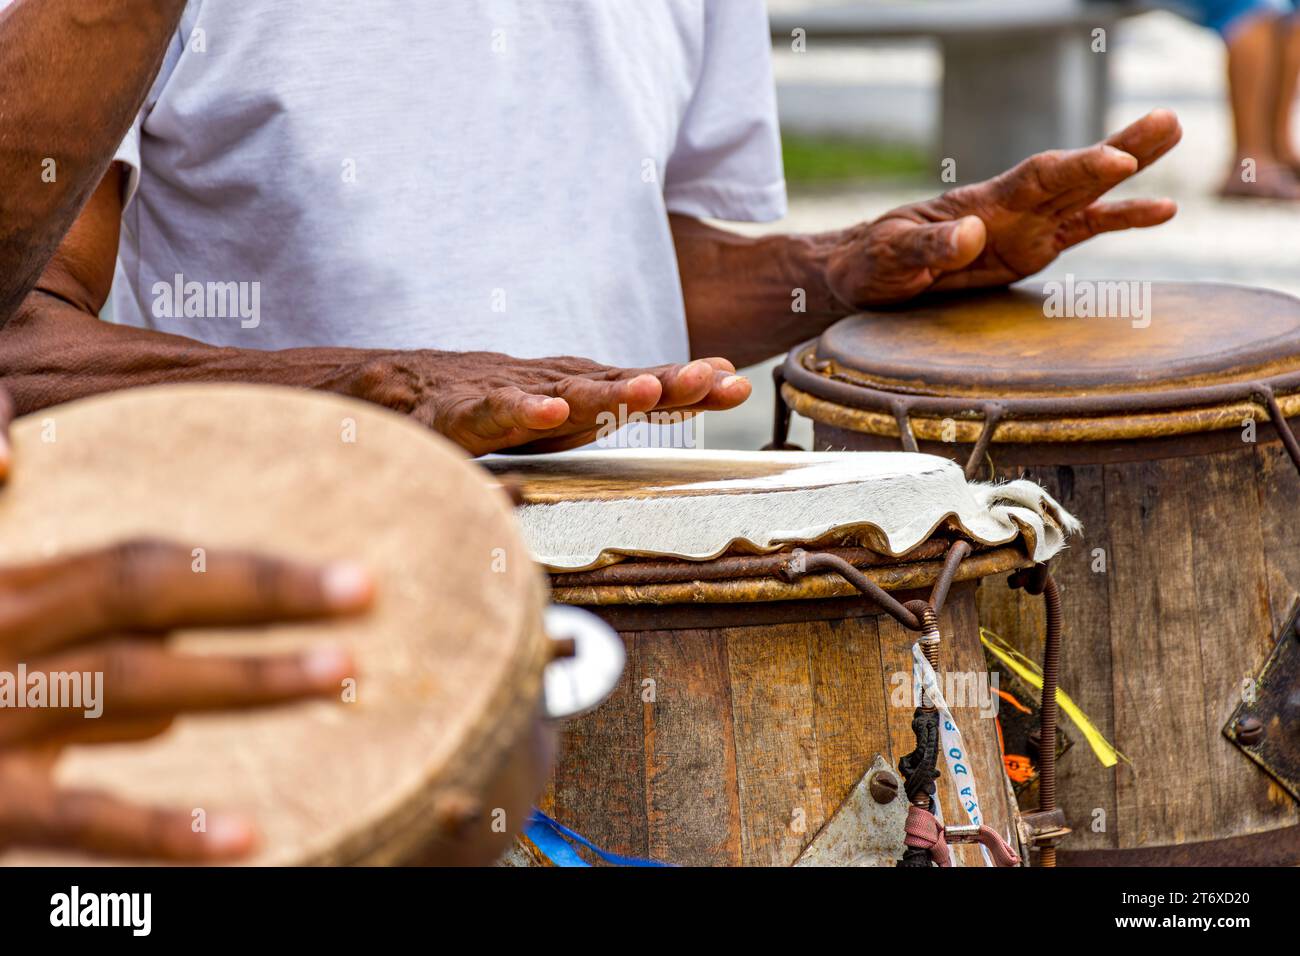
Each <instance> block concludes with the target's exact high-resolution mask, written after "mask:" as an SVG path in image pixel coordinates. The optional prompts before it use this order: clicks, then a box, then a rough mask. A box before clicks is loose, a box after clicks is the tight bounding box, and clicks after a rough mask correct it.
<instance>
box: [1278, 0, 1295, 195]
mask: <svg viewBox="0 0 1300 956" xmlns="http://www.w3.org/2000/svg"><path fill="white" fill-rule="evenodd" d="M1292 2H1293V4H1294V0H1292ZM1277 29H1278V34H1279V36H1278V51H1279V52H1278V72H1279V83H1278V91H1277V103H1276V106H1275V111H1274V118H1273V154H1274V155H1275V156H1277V157H1278V159H1280V160H1281V161H1282V162H1284V163H1286V164H1287V166H1289V167H1290V169H1291V172H1292V173H1294V174H1295V175H1296V176H1297V177H1300V153H1297V152H1296V146H1295V137H1294V136H1293V135H1292V132H1291V114H1292V113H1293V111H1294V107H1295V95H1296V87H1297V81H1298V80H1300V14H1297V12H1296V11H1295V10H1294V9H1293V10H1292V12H1291V13H1289V14H1287V15H1286V16H1283V17H1281V18H1280V19H1279V20H1278V23H1277Z"/></svg>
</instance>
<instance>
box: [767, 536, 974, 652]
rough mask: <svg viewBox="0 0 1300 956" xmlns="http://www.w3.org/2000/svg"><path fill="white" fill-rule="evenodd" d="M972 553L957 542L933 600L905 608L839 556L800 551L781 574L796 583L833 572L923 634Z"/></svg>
mask: <svg viewBox="0 0 1300 956" xmlns="http://www.w3.org/2000/svg"><path fill="white" fill-rule="evenodd" d="M970 552H971V545H970V542H969V541H954V542H953V543H952V544H951V545H950V546H949V548H948V552H947V554H945V555H944V559H943V568H942V569H941V570H940V571H939V575H938V577H936V578H935V580H934V586H933V587H932V588H931V589H930V600H928V601H908V602H907V603H906V604H903V603H902V602H901V601H899V600H898V599H897V598H895V597H894V596H893V595H892V594H890V593H889V592H888V591H886V590H885V589H884V588H882V587H881V586H880V585H879V584H877V583H876V582H875V581H873V580H871V578H869V577H867V576H866V575H865V574H863V573H862V572H861V571H859V570H858V569H857V568H855V567H854V566H853V565H851V564H849V562H847V561H845V560H844V559H843V558H841V557H840V556H839V555H836V554H830V553H828V552H825V551H812V552H809V551H805V550H803V549H802V548H796V549H795V550H793V551H791V552H790V555H789V557H788V558H786V560H785V561H784V562H782V564H781V567H780V569H779V571H778V574H779V575H780V576H781V577H782V578H783V579H784V580H786V581H790V582H793V581H797V580H798V579H799V578H801V577H803V576H804V575H805V574H813V573H815V572H818V571H831V572H833V573H835V574H838V575H839V576H840V577H842V578H844V580H846V581H848V582H849V583H850V584H852V585H853V586H854V587H855V588H857V589H858V590H859V591H861V592H862V593H863V594H865V595H866V596H867V597H869V598H871V600H873V601H875V602H876V603H877V604H879V605H880V606H881V607H882V608H884V610H885V611H886V612H887V613H888V614H889V615H890V616H891V617H892V618H894V620H896V621H898V623H899V624H901V625H903V627H905V628H907V629H908V630H909V631H920V630H923V629H924V628H925V619H924V618H925V612H926V611H933V613H934V614H935V615H936V616H937V615H938V614H939V612H940V611H942V610H943V605H944V602H945V601H947V599H948V591H949V589H950V588H951V587H952V582H953V581H954V580H955V578H956V577H957V570H958V569H959V568H960V567H961V563H962V561H964V560H965V559H966V556H967V555H969V554H970Z"/></svg>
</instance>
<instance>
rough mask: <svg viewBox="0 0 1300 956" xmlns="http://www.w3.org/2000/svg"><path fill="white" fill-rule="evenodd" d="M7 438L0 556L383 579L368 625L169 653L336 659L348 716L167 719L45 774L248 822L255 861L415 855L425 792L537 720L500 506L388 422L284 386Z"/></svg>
mask: <svg viewBox="0 0 1300 956" xmlns="http://www.w3.org/2000/svg"><path fill="white" fill-rule="evenodd" d="M51 434H52V435H53V436H54V438H55V440H54V441H43V440H42V437H43V435H44V436H45V437H48V436H49V435H51ZM352 434H354V435H355V440H354V441H347V440H345V439H346V438H348V437H351V435H352ZM13 444H14V462H15V464H14V473H13V476H12V478H11V480H10V482H9V485H8V487H6V488H4V489H0V561H4V562H13V561H28V560H33V559H38V558H42V557H47V556H50V555H56V554H62V553H66V552H69V551H73V550H78V549H82V548H92V547H96V546H99V545H103V544H107V543H109V542H113V541H117V540H119V539H122V538H126V537H131V536H136V535H153V536H164V537H167V538H169V539H172V540H174V541H177V542H180V543H182V544H183V545H185V546H187V547H193V548H207V549H213V548H222V547H227V548H229V547H235V548H258V549H265V550H270V551H273V552H274V553H276V554H279V555H285V556H289V557H295V558H301V559H308V560H312V561H327V560H330V559H345V558H346V559H352V560H356V561H359V562H361V563H362V564H364V565H365V566H366V567H368V568H369V569H370V570H371V572H372V573H373V575H374V577H375V579H376V581H377V582H378V599H377V603H376V607H375V609H374V612H373V613H371V614H370V615H369V616H367V617H364V618H358V619H355V620H349V621H341V622H335V623H330V624H326V625H322V624H304V625H292V626H279V627H272V628H265V629H260V630H257V631H254V632H249V631H224V632H203V633H198V632H193V633H188V634H183V635H180V636H179V637H178V640H177V643H178V646H180V647H182V648H184V649H187V650H191V651H195V652H199V653H220V652H225V651H230V652H236V653H256V652H259V651H262V652H268V651H273V650H283V649H286V648H295V647H300V646H304V645H305V644H307V643H309V642H313V641H331V642H338V643H340V644H344V645H346V646H348V647H350V648H351V649H352V651H353V653H354V654H355V656H356V658H357V660H358V663H359V669H358V674H357V678H356V680H357V683H356V703H341V702H339V703H335V702H311V703H303V704H295V705H291V706H287V707H283V708H280V709H277V710H274V711H251V712H248V713H244V714H239V715H237V716H226V715H221V716H204V717H182V718H181V719H179V720H178V721H177V722H176V724H175V725H174V726H173V728H172V729H171V730H169V731H168V732H167V733H166V734H165V735H163V736H162V737H159V738H157V739H155V740H153V741H151V742H148V743H144V744H130V745H113V746H103V747H79V748H73V749H72V750H70V751H69V752H68V753H67V754H66V755H65V757H64V758H63V760H62V762H61V764H60V766H59V771H58V776H59V780H60V781H61V782H62V783H64V784H66V785H68V786H73V787H96V788H98V787H103V788H109V789H111V790H112V791H113V792H114V793H116V794H118V795H120V796H122V797H124V798H127V799H130V800H135V801H143V802H146V803H151V804H159V805H163V806H169V807H175V808H183V809H198V808H201V809H204V810H206V811H207V812H208V813H209V814H211V813H213V812H215V811H218V810H227V811H231V810H233V811H242V812H245V813H247V814H249V815H251V816H252V817H253V818H254V819H255V820H256V821H257V823H258V826H259V828H260V831H261V835H262V849H261V852H260V853H259V854H258V855H257V856H256V857H254V858H253V859H252V860H251V861H249V862H253V863H331V862H337V863H349V862H387V861H391V860H394V859H397V858H404V857H405V854H406V853H407V852H408V851H410V850H412V849H414V848H415V847H417V846H420V845H422V842H423V840H424V839H425V837H427V836H428V833H429V828H430V827H432V826H433V825H434V823H433V821H434V819H435V818H436V816H437V814H436V813H435V812H433V811H434V810H436V808H437V805H438V801H439V800H440V799H442V798H443V796H444V795H445V794H447V793H449V792H452V791H456V792H458V793H460V792H464V791H468V792H469V793H470V794H471V795H472V794H473V793H474V791H475V788H476V787H480V786H482V785H483V782H484V779H485V777H486V775H488V774H490V773H493V772H496V771H498V770H499V769H500V767H499V763H500V760H501V749H502V747H503V746H504V743H505V740H506V738H509V737H510V735H511V734H514V733H516V729H515V728H514V725H518V724H521V723H522V722H527V721H533V720H535V715H536V714H537V713H538V709H539V706H540V694H541V676H542V670H543V667H544V663H545V661H546V659H547V646H546V644H547V642H546V639H545V637H544V636H543V634H542V631H541V606H542V603H543V588H542V583H541V577H540V574H539V572H538V571H537V570H536V569H535V566H534V565H533V564H532V563H531V561H530V560H529V555H528V552H527V549H526V548H525V546H524V544H523V542H522V540H521V538H520V537H519V535H518V534H517V532H516V528H515V524H514V521H513V516H512V513H511V511H510V507H509V503H508V502H507V500H506V498H505V496H504V495H502V494H501V493H500V492H499V491H497V490H494V489H492V488H490V487H489V479H488V478H487V476H486V475H485V474H484V473H483V472H482V471H481V470H480V469H479V468H477V467H476V466H474V465H472V464H471V463H470V462H468V461H467V460H466V459H465V457H464V456H463V454H461V453H460V451H459V450H457V449H454V448H453V446H451V445H450V444H449V443H447V442H445V441H443V440H442V439H440V438H438V437H436V436H435V435H433V434H432V433H430V432H429V431H427V430H426V429H424V428H422V427H420V426H418V425H416V424H414V423H412V422H411V421H409V420H407V419H405V418H403V417H402V416H399V415H397V414H394V413H391V412H388V411H385V410H383V409H380V408H377V407H375V406H372V405H368V404H363V403H360V402H356V401H352V400H348V399H343V398H339V397H336V396H332V395H324V394H319V393H310V392H305V391H298V390H289V389H276V388H266V387H255V386H233V387H232V386H202V385H195V386H168V387H161V388H149V389H136V390H131V391H127V392H120V393H116V394H113V395H108V396H104V397H101V398H97V399H92V400H88V401H82V402H75V403H72V404H69V405H64V406H60V407H57V408H52V409H48V410H45V411H42V412H39V413H37V414H35V415H32V416H29V417H27V418H24V419H22V420H20V421H18V422H17V423H16V424H15V425H14V428H13ZM106 693H111V687H109V688H107V689H106ZM0 719H3V713H0ZM532 796H533V794H528V795H527V797H526V799H531V798H532ZM525 806H526V804H525ZM519 822H521V821H516V822H512V824H511V825H512V826H517V825H518V823H519ZM503 848H504V847H503ZM0 861H3V862H4V863H10V864H13V863H38V862H39V863H45V862H63V863H66V862H70V861H75V862H86V861H81V860H74V859H73V858H70V857H69V856H67V855H60V854H55V853H45V852H42V853H35V852H20V851H15V852H10V853H7V854H3V855H0Z"/></svg>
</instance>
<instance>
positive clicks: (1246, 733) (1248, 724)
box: [1237, 716, 1264, 747]
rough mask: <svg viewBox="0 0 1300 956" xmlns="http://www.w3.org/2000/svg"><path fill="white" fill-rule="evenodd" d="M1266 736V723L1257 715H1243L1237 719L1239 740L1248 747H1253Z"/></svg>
mask: <svg viewBox="0 0 1300 956" xmlns="http://www.w3.org/2000/svg"><path fill="white" fill-rule="evenodd" d="M1263 736H1264V725H1263V724H1261V723H1260V722H1259V718H1257V717H1249V716H1247V717H1241V718H1238V720H1237V740H1238V741H1240V742H1241V743H1243V744H1245V745H1246V746H1247V747H1253V746H1254V745H1255V744H1257V743H1259V741H1260V739H1261V738H1263Z"/></svg>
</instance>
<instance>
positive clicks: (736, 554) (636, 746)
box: [488, 450, 1069, 866]
mask: <svg viewBox="0 0 1300 956" xmlns="http://www.w3.org/2000/svg"><path fill="white" fill-rule="evenodd" d="M488 464H489V467H491V468H492V469H493V470H494V471H497V472H499V473H507V472H508V473H512V475H513V478H514V480H515V481H517V482H518V483H519V484H520V486H521V487H522V489H523V495H524V504H523V506H522V507H521V509H520V521H521V524H522V526H523V529H524V534H525V537H526V538H527V540H528V542H529V544H530V546H531V547H532V549H533V551H534V553H535V555H536V556H537V558H538V560H539V561H540V562H541V563H542V564H544V565H545V566H547V568H548V569H549V570H550V571H551V583H552V589H553V591H552V595H553V599H554V600H555V601H556V602H558V603H561V604H569V605H576V606H580V607H585V608H588V609H590V610H592V611H594V612H595V613H597V614H598V615H600V616H601V617H603V618H604V619H605V620H607V621H608V622H609V623H610V624H611V625H613V626H614V627H615V628H616V629H617V630H618V631H619V632H620V634H621V635H622V637H623V640H624V642H625V644H626V647H627V657H628V664H627V668H626V670H625V672H624V677H623V681H622V683H621V684H620V685H619V687H618V689H617V690H616V691H615V692H614V694H613V695H612V696H611V697H610V698H609V699H608V700H607V701H606V702H605V703H604V704H603V705H602V706H601V707H599V708H598V709H596V710H595V711H594V712H592V713H590V714H588V715H586V716H585V717H581V718H579V719H577V720H574V721H572V722H570V723H569V724H568V725H567V726H566V727H565V728H564V730H563V733H562V736H561V747H560V756H559V758H558V762H557V766H556V769H555V772H554V775H553V777H552V780H551V785H550V788H549V790H548V791H547V793H546V795H545V797H544V799H543V803H542V806H543V809H545V810H546V811H547V812H549V813H550V814H551V815H552V816H553V817H555V818H556V819H557V820H558V821H559V822H560V823H562V824H564V825H565V826H567V827H570V828H572V829H573V830H576V831H577V832H579V833H581V834H582V835H584V836H585V837H587V838H588V839H590V840H593V841H594V842H595V843H597V844H598V845H603V847H604V848H605V849H607V850H609V851H612V852H615V853H619V854H623V855H632V856H639V857H649V858H652V859H655V860H659V861H663V862H667V863H673V864H682V865H738V864H747V865H755V864H757V865H777V866H785V865H791V864H798V865H810V864H811V865H816V864H824V863H836V864H846V863H848V864H860V865H866V864H877V865H887V866H892V865H894V863H895V861H897V860H898V859H899V857H900V856H901V854H902V852H903V849H904V846H903V836H904V833H903V825H904V819H905V817H906V814H907V810H906V804H907V799H906V797H905V796H904V795H903V794H902V793H901V788H900V787H899V780H898V771H897V763H898V759H899V758H900V757H901V756H902V755H904V754H905V753H907V752H909V751H911V750H912V749H913V748H914V746H915V739H914V736H913V733H912V731H911V726H910V722H911V718H912V713H913V699H912V695H911V675H912V658H911V647H912V644H913V642H914V641H915V640H916V637H917V635H916V633H915V632H913V631H910V630H908V629H906V628H904V627H903V625H902V624H900V623H899V622H898V621H896V620H895V619H894V618H893V617H891V616H890V615H889V614H887V613H885V612H884V610H882V608H881V607H880V606H878V605H877V604H875V603H873V602H871V601H868V600H867V599H865V598H864V597H863V596H862V595H861V594H860V593H859V592H858V591H856V590H855V589H854V588H853V587H851V586H850V585H849V584H847V583H846V581H845V580H844V579H843V578H842V577H840V576H838V575H836V574H834V573H814V574H809V575H807V576H804V577H800V578H798V579H797V580H793V581H791V580H787V579H783V578H782V577H781V576H780V572H781V567H782V566H783V565H785V564H786V563H787V562H789V561H790V560H791V557H792V553H793V549H795V548H804V549H807V551H808V552H809V553H813V552H818V551H830V552H831V553H834V554H837V555H841V556H844V557H846V558H847V559H848V560H850V561H851V562H852V563H853V564H854V565H855V566H857V567H859V568H861V569H863V570H864V571H865V572H866V574H867V575H868V576H869V577H870V578H871V579H873V580H874V581H875V582H877V583H878V584H879V585H881V586H882V587H883V588H884V589H886V590H887V591H888V592H890V593H891V594H893V595H896V596H897V597H899V598H900V599H908V598H926V597H927V596H928V595H929V593H930V589H931V587H932V585H933V584H934V582H935V580H936V577H937V576H938V574H939V572H940V569H941V567H942V564H943V558H944V555H945V553H946V551H947V549H948V548H949V546H950V545H951V543H952V542H953V541H955V540H963V541H968V542H970V543H971V544H972V546H973V549H974V550H973V552H972V554H971V556H970V557H968V558H967V559H966V560H965V561H964V562H963V563H962V564H961V565H960V566H959V567H958V571H957V574H956V583H954V584H953V585H952V587H951V591H950V592H949V594H948V597H947V601H946V604H945V605H944V607H943V611H942V615H941V627H942V633H943V645H942V649H941V653H940V670H941V672H942V671H946V670H952V671H959V672H962V673H963V674H974V673H982V672H984V671H985V670H986V668H985V665H984V662H983V655H982V653H981V649H980V641H979V634H978V626H977V623H976V613H975V599H974V594H975V584H976V582H977V581H978V580H979V579H980V578H982V577H986V576H988V575H992V574H999V573H1001V572H1004V571H1007V570H1009V569H1012V568H1019V567H1024V566H1026V565H1028V564H1030V563H1031V559H1032V556H1034V555H1035V554H1036V555H1037V556H1038V557H1039V558H1040V559H1042V558H1044V557H1045V556H1047V555H1050V554H1052V553H1054V552H1055V550H1056V549H1057V548H1059V547H1060V545H1061V541H1062V527H1063V524H1068V522H1069V519H1068V516H1065V515H1063V514H1061V513H1059V512H1058V511H1056V509H1055V508H1054V506H1053V505H1052V504H1051V503H1050V502H1047V501H1045V500H1044V499H1043V497H1042V495H1041V493H1040V492H1039V490H1038V489H1036V488H1032V486H1030V485H1029V484H1028V483H1022V485H1021V486H1020V487H1019V488H1018V491H1019V492H1020V493H1019V495H1018V496H1017V495H1013V494H1012V493H1011V492H1008V495H1009V497H1008V498H1002V497H999V496H998V495H996V494H994V493H992V492H991V491H990V490H989V489H988V488H983V487H978V486H973V485H970V484H968V483H967V482H966V481H965V479H964V478H963V477H962V475H961V472H960V469H958V468H957V467H956V466H954V465H952V464H951V463H950V462H947V461H944V460H941V459H937V458H934V457H931V456H922V455H906V456H903V455H878V456H877V455H873V456H863V455H851V454H850V455H829V454H828V455H797V454H786V453H777V454H770V453H769V454H763V453H718V454H710V453H705V452H695V451H682V450H677V451H633V450H626V451H610V452H583V453H570V454H565V455H556V456H539V457H531V458H525V457H520V458H513V459H510V458H507V459H501V460H497V461H492V462H489V463H488ZM1012 498H1015V499H1016V500H1015V501H1014V502H1013V501H1012V500H1011V499H1012ZM965 703H966V705H965V706H956V705H955V706H954V707H953V714H954V716H955V717H956V719H957V722H958V724H959V726H960V728H961V730H962V732H963V735H964V739H965V742H966V745H967V748H968V750H969V753H970V763H971V765H972V767H973V770H974V774H975V778H976V781H977V787H978V796H979V800H980V803H981V804H982V807H983V814H984V817H985V819H984V822H985V823H987V824H989V825H991V826H992V827H994V828H995V829H996V830H997V831H998V833H1000V834H1010V835H1011V839H1012V843H1013V844H1014V843H1016V842H1017V839H1018V836H1019V834H1018V830H1017V823H1018V818H1017V813H1016V809H1015V805H1014V800H1013V798H1012V797H1011V796H1010V790H1009V787H1008V785H1007V781H1006V777H1005V773H1004V771H1003V768H1002V764H1001V760H1000V756H999V752H998V743H997V739H996V730H995V726H994V721H993V720H992V719H989V716H988V715H987V714H983V715H982V714H981V708H980V707H979V706H977V702H976V700H974V699H973V698H972V699H970V700H969V701H967V702H965ZM940 766H941V769H943V770H944V773H943V776H942V777H941V778H940V788H939V793H940V800H941V806H942V810H943V812H944V815H945V820H946V821H947V822H948V823H961V824H964V823H965V822H966V820H965V818H964V817H963V816H962V809H961V803H960V802H959V799H958V795H957V793H956V791H955V789H954V786H953V780H952V776H951V775H950V774H949V773H947V771H946V768H943V766H942V761H941V762H940ZM891 785H892V788H893V789H892V790H891V789H890V788H891ZM957 849H958V856H959V858H960V860H961V861H962V862H965V863H967V864H977V865H978V864H979V863H980V862H981V857H980V853H979V848H978V847H973V846H962V847H959V848H957Z"/></svg>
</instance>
